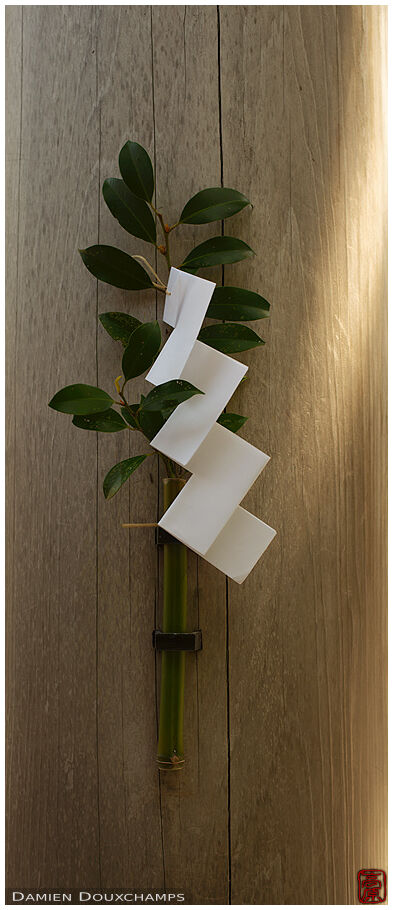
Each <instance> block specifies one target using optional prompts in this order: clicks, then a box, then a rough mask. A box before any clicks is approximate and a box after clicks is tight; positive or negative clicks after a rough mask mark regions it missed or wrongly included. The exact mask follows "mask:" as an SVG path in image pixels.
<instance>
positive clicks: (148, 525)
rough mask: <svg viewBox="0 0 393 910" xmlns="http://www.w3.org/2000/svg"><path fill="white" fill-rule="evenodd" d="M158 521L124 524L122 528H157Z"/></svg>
mask: <svg viewBox="0 0 393 910" xmlns="http://www.w3.org/2000/svg"><path fill="white" fill-rule="evenodd" d="M157 527H158V524H157V522H156V521H142V522H138V521H136V522H132V523H131V524H122V528H157Z"/></svg>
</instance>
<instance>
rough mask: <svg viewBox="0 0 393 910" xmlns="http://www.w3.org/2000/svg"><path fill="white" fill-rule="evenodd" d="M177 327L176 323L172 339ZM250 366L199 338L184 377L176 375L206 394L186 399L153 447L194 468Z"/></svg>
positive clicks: (183, 371) (157, 436) (172, 415)
mask: <svg viewBox="0 0 393 910" xmlns="http://www.w3.org/2000/svg"><path fill="white" fill-rule="evenodd" d="M177 330H178V327H177V326H176V329H174V331H173V332H172V335H171V338H172V337H173V335H175V333H176V332H177ZM170 340H171V339H170V338H169V341H170ZM169 341H168V342H167V344H169ZM166 346H167V345H165V348H166ZM165 348H163V350H165ZM247 369H248V367H246V366H245V364H244V363H239V362H238V361H237V360H233V358H232V357H227V355H226V354H221V352H220V351H215V350H214V348H209V346H208V345H207V344H203V343H202V342H201V341H196V342H195V344H194V346H193V349H192V351H191V354H190V356H189V358H188V360H187V363H186V365H185V367H184V369H183V370H182V372H181V374H180V377H176V378H180V379H187V380H188V382H192V384H193V385H195V386H196V388H197V389H201V391H202V392H204V395H194V397H193V398H189V399H188V401H183V402H182V404H180V405H179V406H178V407H177V408H176V410H175V411H174V412H173V414H171V416H170V417H169V419H168V420H167V421H166V423H164V426H163V427H162V429H161V430H160V431H159V432H158V433H157V435H156V436H155V437H154V439H152V443H151V444H152V446H154V448H155V449H158V451H159V452H162V453H163V454H164V455H167V456H168V457H169V458H172V459H173V460H174V461H176V462H177V464H181V465H182V466H183V467H186V466H187V467H188V469H189V470H190V471H192V470H193V468H191V466H190V465H189V462H190V459H191V458H192V456H193V455H194V453H195V452H196V451H197V449H198V448H199V446H200V445H201V443H202V442H203V440H204V439H205V437H206V436H207V434H208V433H209V430H211V428H212V427H213V426H214V425H215V423H216V420H217V418H218V417H219V416H220V414H221V413H222V411H223V410H224V408H225V405H226V403H227V401H229V399H230V398H231V397H232V395H233V393H234V391H235V389H236V388H237V386H238V385H239V382H240V380H241V379H242V378H243V376H244V374H245V373H246V372H247ZM221 429H223V428H221ZM231 436H233V433H231ZM212 456H213V453H212Z"/></svg>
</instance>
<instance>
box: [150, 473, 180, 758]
mask: <svg viewBox="0 0 393 910" xmlns="http://www.w3.org/2000/svg"><path fill="white" fill-rule="evenodd" d="M184 483H185V481H184V480H182V479H180V478H177V477H176V478H172V477H166V478H165V479H164V510H166V509H167V508H168V507H169V506H170V504H171V503H172V502H173V500H174V499H175V498H176V496H177V494H178V493H180V490H181V489H182V487H183V486H184ZM162 631H163V632H186V631H187V547H185V546H184V544H180V543H179V544H177V543H176V544H165V545H164V605H163V619H162ZM185 660H186V655H185V653H184V651H162V657H161V698H160V725H159V736H158V755H157V761H158V767H159V769H160V771H179V770H180V769H181V768H183V766H184V748H183V716H184V676H185Z"/></svg>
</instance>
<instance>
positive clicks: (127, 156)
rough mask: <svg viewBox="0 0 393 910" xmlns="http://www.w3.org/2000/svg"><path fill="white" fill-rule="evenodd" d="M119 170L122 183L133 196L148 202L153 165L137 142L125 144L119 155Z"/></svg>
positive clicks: (150, 196) (151, 187)
mask: <svg viewBox="0 0 393 910" xmlns="http://www.w3.org/2000/svg"><path fill="white" fill-rule="evenodd" d="M119 168H120V173H121V176H122V178H123V180H124V183H126V184H127V186H128V188H129V189H130V190H131V192H132V193H135V196H139V198H140V199H145V200H146V202H150V201H151V198H152V195H153V190H154V174H153V165H152V163H151V161H150V158H149V156H148V154H147V152H146V150H145V149H144V148H143V147H142V146H141V145H139V143H138V142H130V141H128V142H126V144H125V145H123V148H122V150H121V152H120V155H119Z"/></svg>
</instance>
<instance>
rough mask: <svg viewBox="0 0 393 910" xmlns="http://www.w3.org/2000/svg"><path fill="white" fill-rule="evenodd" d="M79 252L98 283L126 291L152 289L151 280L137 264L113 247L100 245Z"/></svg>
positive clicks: (134, 260)
mask: <svg viewBox="0 0 393 910" xmlns="http://www.w3.org/2000/svg"><path fill="white" fill-rule="evenodd" d="M79 252H80V254H81V256H82V259H83V262H84V263H85V266H86V268H87V269H88V270H89V272H91V274H92V275H94V277H95V278H99V279H100V281H106V283H107V284H112V285H114V287H115V288H124V289H125V290H127V291H141V290H143V289H144V288H152V287H153V282H152V280H151V278H150V277H149V275H148V274H147V272H146V271H145V269H144V268H142V266H141V265H140V264H139V262H137V261H136V259H133V258H132V256H128V254H127V253H123V251H122V250H118V249H116V247H114V246H106V245H105V244H102V243H101V244H97V245H96V246H89V247H88V248H87V250H79Z"/></svg>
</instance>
